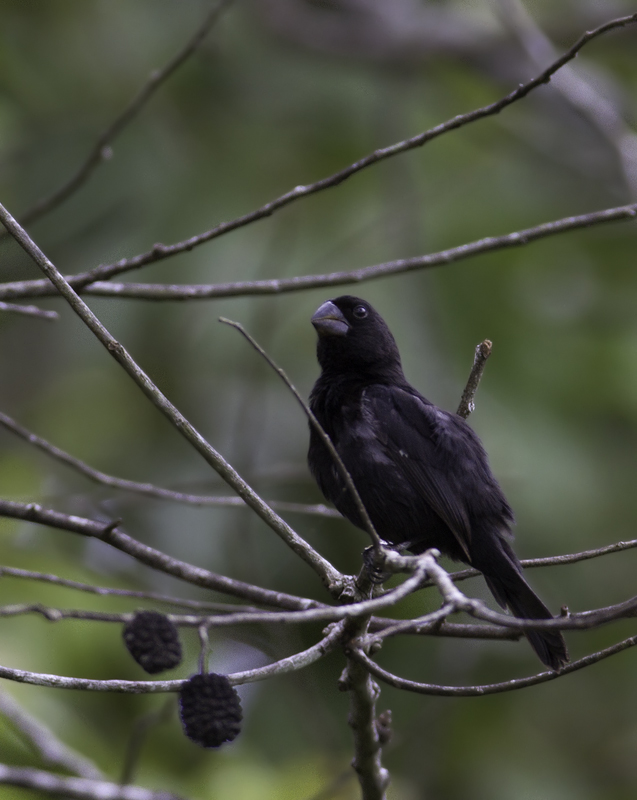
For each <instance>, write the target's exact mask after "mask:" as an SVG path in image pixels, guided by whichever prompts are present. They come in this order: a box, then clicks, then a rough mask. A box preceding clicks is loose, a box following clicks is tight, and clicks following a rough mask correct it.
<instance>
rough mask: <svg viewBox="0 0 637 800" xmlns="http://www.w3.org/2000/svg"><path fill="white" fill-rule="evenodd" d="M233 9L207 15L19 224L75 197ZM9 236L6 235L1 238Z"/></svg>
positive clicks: (223, 1)
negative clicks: (123, 134) (115, 143)
mask: <svg viewBox="0 0 637 800" xmlns="http://www.w3.org/2000/svg"><path fill="white" fill-rule="evenodd" d="M229 5H230V0H220V2H218V3H215V4H214V5H213V7H212V8H211V9H210V11H209V12H208V13H207V14H206V16H205V18H204V20H203V22H202V23H201V25H200V26H199V27H198V29H197V31H196V32H195V34H194V36H192V38H191V39H190V40H189V41H188V42H187V43H186V44H185V46H184V47H183V48H182V49H181V50H180V51H179V52H178V53H177V54H176V55H175V56H173V58H172V59H171V60H170V61H169V62H168V63H167V64H166V65H165V66H164V67H162V68H161V69H155V70H153V71H152V72H151V74H150V77H149V78H148V80H147V81H146V83H145V84H144V85H143V86H142V88H141V89H140V91H139V92H138V93H137V94H136V95H135V97H133V99H132V100H131V101H130V103H129V104H128V105H127V106H126V108H125V109H124V110H123V111H122V112H121V114H120V115H119V116H118V117H116V118H115V120H114V121H113V122H112V123H111V124H110V125H109V126H108V128H106V130H105V131H104V132H103V133H102V134H101V136H100V137H99V138H98V140H97V141H96V142H95V144H94V145H93V148H92V149H91V151H90V153H89V154H88V156H87V158H86V159H85V161H84V163H83V164H82V165H81V166H80V167H79V169H78V170H77V172H76V173H75V174H74V175H73V176H72V177H71V178H69V179H68V180H67V181H66V182H65V183H64V184H62V186H60V187H59V188H58V189H56V190H55V191H54V192H53V193H52V194H50V195H48V197H44V198H42V199H41V200H39V201H38V202H37V203H36V204H35V205H34V206H33V207H32V208H31V209H29V211H26V212H25V213H24V214H22V215H21V216H20V222H21V223H22V224H23V225H28V224H29V223H30V222H33V221H34V220H36V219H39V218H40V217H42V216H44V214H46V213H48V212H49V211H51V210H52V209H54V208H56V207H57V206H59V205H60V204H61V203H63V202H64V201H65V200H66V199H67V198H69V197H70V196H71V195H72V194H74V193H75V192H76V191H77V190H78V189H79V188H80V187H81V186H82V185H83V184H84V183H86V181H87V180H88V178H89V177H90V176H91V174H92V173H93V172H94V170H95V169H96V168H97V167H98V166H99V165H100V164H101V163H102V162H103V161H108V160H109V159H110V158H111V157H112V155H113V151H112V149H111V144H112V142H113V141H114V139H116V138H117V136H119V134H120V133H121V132H122V131H123V130H124V128H125V127H126V126H127V125H128V124H129V123H130V122H132V120H133V119H134V118H135V117H136V116H137V114H139V112H140V111H141V110H142V108H143V107H144V106H145V105H146V103H147V102H148V101H149V100H150V98H151V97H152V96H153V95H154V94H155V92H156V91H157V89H159V87H160V86H161V85H162V84H163V83H165V82H166V80H167V79H168V78H169V77H170V76H171V75H172V74H173V73H174V72H175V71H176V70H177V69H178V68H179V67H180V66H181V65H182V64H183V63H184V61H186V60H187V59H188V58H189V57H190V56H191V55H192V54H193V53H194V52H195V50H197V48H198V47H199V46H200V45H201V43H202V42H203V41H204V39H205V38H206V36H207V35H208V33H209V32H210V29H211V28H212V27H213V25H214V24H215V22H216V21H217V19H218V18H219V16H220V14H221V12H222V11H224V10H225V9H226V8H227V7H228V6H229ZM4 235H6V232H4V233H3V234H0V237H1V236H4Z"/></svg>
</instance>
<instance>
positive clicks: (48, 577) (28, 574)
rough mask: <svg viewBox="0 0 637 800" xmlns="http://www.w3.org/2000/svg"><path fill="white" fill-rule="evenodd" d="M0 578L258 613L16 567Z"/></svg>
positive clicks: (197, 607) (1, 573) (207, 608)
mask: <svg viewBox="0 0 637 800" xmlns="http://www.w3.org/2000/svg"><path fill="white" fill-rule="evenodd" d="M0 577H2V578H5V577H11V578H22V579H24V580H31V581H41V582H43V583H51V584H53V585H55V586H62V587H64V588H65V589H76V590H78V591H81V592H89V593H90V594H97V595H102V596H104V597H106V596H109V595H110V596H115V597H135V598H139V599H141V600H152V601H154V602H157V603H168V604H169V605H172V606H178V607H182V608H190V609H193V610H195V611H202V612H206V611H217V612H220V613H224V612H231V611H258V610H259V609H257V608H253V607H252V606H246V605H232V604H231V603H212V602H209V601H208V602H206V601H203V600H186V599H185V598H181V597H174V596H172V595H166V594H157V593H156V592H141V591H137V590H135V589H111V588H106V587H104V586H94V585H93V584H92V583H81V582H80V581H73V580H69V579H67V578H60V577H59V576H58V575H52V574H50V573H47V572H34V571H32V570H26V569H19V568H17V567H5V566H0Z"/></svg>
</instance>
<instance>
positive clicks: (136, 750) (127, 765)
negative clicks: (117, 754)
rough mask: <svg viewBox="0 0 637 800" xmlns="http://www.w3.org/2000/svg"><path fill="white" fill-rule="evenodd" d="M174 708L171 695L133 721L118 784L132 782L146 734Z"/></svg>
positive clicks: (169, 715) (168, 717) (168, 716)
mask: <svg viewBox="0 0 637 800" xmlns="http://www.w3.org/2000/svg"><path fill="white" fill-rule="evenodd" d="M174 708H175V701H174V699H173V698H172V697H169V698H168V700H166V701H165V702H164V703H163V705H162V706H161V708H159V709H157V710H154V711H149V712H148V713H147V714H143V715H142V716H141V717H139V719H137V720H136V721H135V723H134V725H133V727H132V730H131V733H130V738H129V740H128V745H127V747H126V756H125V759H124V766H123V767H122V777H121V780H120V784H124V785H127V784H130V783H132V782H133V778H134V776H135V771H136V768H137V764H138V763H139V758H140V756H141V752H142V747H143V746H144V744H145V742H146V739H147V738H148V734H149V733H150V731H151V730H152V728H154V727H157V726H158V725H161V724H162V723H164V722H168V721H169V719H170V717H171V716H172V714H173V712H174Z"/></svg>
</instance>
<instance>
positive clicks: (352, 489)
mask: <svg viewBox="0 0 637 800" xmlns="http://www.w3.org/2000/svg"><path fill="white" fill-rule="evenodd" d="M219 322H223V323H224V324H225V325H230V326H231V327H232V328H236V330H238V331H239V333H240V334H241V335H242V336H243V337H244V338H245V339H246V340H247V341H248V342H249V343H250V344H251V345H252V347H253V348H254V349H255V350H256V351H257V353H259V355H260V356H261V357H262V358H263V359H264V360H265V361H266V363H267V364H268V365H269V366H270V367H272V369H273V370H274V371H275V372H276V374H277V375H278V376H279V377H280V378H281V380H282V381H283V383H284V384H285V385H286V386H287V387H288V389H289V390H290V391H291V392H292V394H293V395H294V397H295V398H296V401H297V402H298V404H299V405H300V406H301V408H302V409H303V412H304V413H305V416H306V417H307V418H308V420H309V421H310V425H312V427H313V428H314V430H315V431H316V432H317V433H318V435H319V436H320V437H321V441H322V442H323V444H324V445H325V447H326V448H327V451H328V453H329V454H330V456H331V458H332V461H333V462H334V463H335V464H336V467H337V469H338V471H339V472H340V473H341V477H342V478H343V480H344V481H345V485H346V486H347V490H348V491H349V493H350V495H351V496H352V500H353V501H354V505H355V506H356V510H357V511H358V513H359V514H360V516H361V519H362V520H363V522H364V524H365V528H366V529H367V533H368V534H369V536H370V538H371V540H372V542H373V545H374V549H375V550H376V551H377V552H378V551H379V550H380V547H381V540H380V537H379V535H378V534H377V533H376V529H375V528H374V523H373V522H372V521H371V519H370V516H369V514H368V513H367V509H366V508H365V505H364V504H363V501H362V500H361V496H360V495H359V493H358V489H357V488H356V485H355V484H354V481H353V480H352V476H351V475H350V474H349V471H348V469H347V467H346V466H345V464H344V463H343V459H342V458H341V457H340V455H339V454H338V451H337V450H336V448H335V447H334V445H333V443H332V440H331V439H330V437H329V436H328V435H327V433H326V432H325V431H324V430H323V427H322V426H321V423H320V422H319V421H318V420H317V418H316V417H315V416H314V414H313V413H312V409H311V408H310V407H309V406H308V404H307V403H306V402H305V400H304V399H303V398H302V397H301V395H300V393H299V392H298V390H297V388H296V386H294V384H293V383H292V381H291V380H290V379H289V378H288V376H287V375H286V374H285V371H284V370H283V369H282V368H281V367H279V366H278V365H277V364H275V363H274V361H273V360H272V358H270V356H269V355H268V354H267V353H266V351H265V350H264V349H263V348H262V347H261V345H260V344H259V343H258V342H257V341H256V339H254V338H253V337H252V336H251V335H250V334H249V333H248V332H247V331H246V329H245V328H244V327H243V325H241V324H240V323H238V322H233V321H232V320H230V319H225V318H224V317H220V318H219Z"/></svg>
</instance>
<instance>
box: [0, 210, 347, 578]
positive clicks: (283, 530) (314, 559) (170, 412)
mask: <svg viewBox="0 0 637 800" xmlns="http://www.w3.org/2000/svg"><path fill="white" fill-rule="evenodd" d="M0 220H1V221H2V222H3V223H4V225H5V227H6V228H7V230H9V231H10V232H11V234H12V236H14V238H15V239H16V241H17V242H18V243H19V244H20V245H21V247H22V248H23V249H24V250H25V251H26V252H27V253H28V254H29V255H30V256H31V258H32V259H33V260H34V261H35V263H36V264H37V265H38V267H40V269H41V270H42V271H43V272H44V274H45V275H46V276H47V277H48V278H49V280H50V281H51V282H52V283H53V284H54V285H55V286H56V288H57V289H58V291H59V292H60V294H61V295H62V296H63V297H64V299H65V300H66V301H67V302H68V303H69V305H70V306H71V308H72V309H73V311H75V313H76V314H77V315H78V316H79V317H80V319H81V320H82V322H84V324H85V325H86V326H87V328H88V329H89V330H90V331H91V332H92V333H93V334H94V335H95V337H96V338H97V339H98V340H99V341H100V342H101V343H102V344H103V345H104V347H105V348H106V349H107V351H108V352H109V353H110V354H111V355H112V356H113V358H114V359H115V360H116V361H117V363H118V364H119V365H120V366H121V367H122V368H123V369H124V370H125V372H126V373H127V374H128V375H129V376H130V377H131V378H132V379H133V381H134V382H135V384H136V385H137V386H138V387H139V388H140V389H141V391H142V392H143V393H144V394H145V395H146V397H147V398H148V399H149V400H150V401H151V402H152V403H153V405H154V406H155V407H156V408H158V409H159V410H160V411H161V412H162V413H163V414H164V416H165V417H167V419H168V420H169V421H170V423H171V424H172V425H173V426H174V427H175V428H176V429H177V430H178V431H179V433H181V434H182V435H183V436H184V438H185V439H186V440H187V441H188V442H189V443H190V444H191V445H192V446H193V447H194V448H195V449H196V450H197V452H198V453H199V454H200V455H201V456H203V458H204V459H205V460H206V462H207V463H208V464H209V465H210V466H211V467H212V468H213V469H214V470H215V471H216V472H217V473H218V474H219V475H220V477H221V478H223V480H225V481H226V483H228V485H229V486H231V487H232V488H233V489H234V490H235V491H236V492H237V494H238V495H239V497H241V498H242V499H243V500H244V501H245V502H246V503H247V504H248V505H249V506H250V508H252V509H253V511H255V512H256V514H257V515H258V516H259V517H260V518H261V519H262V520H263V521H264V522H265V523H266V525H268V527H270V529H271V530H273V531H274V532H275V533H276V534H277V535H278V536H279V537H280V538H281V539H282V540H283V541H284V542H285V543H286V544H287V545H288V547H289V548H290V549H291V550H292V551H293V552H294V553H296V554H297V555H298V556H299V557H300V558H301V559H302V560H303V561H304V562H305V563H306V564H308V565H309V566H310V567H311V568H312V569H313V570H314V571H315V572H316V574H317V575H319V576H320V578H321V580H322V581H323V583H324V585H325V586H326V587H327V588H328V589H329V590H330V591H332V592H335V593H338V592H340V591H341V587H342V585H343V576H342V575H341V573H340V572H338V570H336V569H335V568H334V567H333V566H332V565H331V564H330V563H329V561H327V559H325V558H323V557H322V556H321V555H320V554H319V553H317V552H316V551H315V550H314V549H313V548H312V547H310V545H309V544H308V543H307V542H306V541H305V540H304V539H302V538H301V537H300V536H299V535H298V534H297V533H296V532H295V531H294V530H293V529H292V528H291V527H290V526H289V525H288V524H287V522H285V520H283V519H282V518H281V517H279V516H278V514H276V513H275V512H274V511H273V510H272V509H271V508H270V506H268V505H267V503H265V502H264V501H263V500H262V499H261V497H259V495H258V494H257V493H256V492H255V491H254V490H253V489H252V488H251V487H250V486H249V485H248V484H247V483H246V482H245V481H244V480H243V479H242V478H241V476H240V475H239V474H238V473H237V472H236V470H235V469H233V467H232V466H231V465H230V464H229V463H228V462H227V461H226V460H225V459H224V458H223V457H222V456H221V454H220V453H218V452H217V451H216V450H215V449H214V448H213V447H212V445H210V444H209V443H208V442H207V441H206V440H205V439H204V438H203V436H202V435H201V434H200V433H199V432H198V431H197V430H195V428H194V427H193V426H192V425H191V424H190V422H188V420H187V419H186V418H185V417H184V415H183V414H182V413H181V412H180V411H179V410H178V409H177V408H176V407H175V406H174V405H173V404H172V403H171V402H170V401H169V400H168V398H167V397H166V396H165V395H164V394H163V393H162V392H160V390H159V389H158V388H157V387H156V386H155V384H154V383H153V382H152V381H151V380H150V378H149V377H148V375H147V374H146V373H145V372H144V371H143V370H142V369H141V367H139V366H138V365H137V363H136V362H135V361H134V359H133V358H132V357H131V355H130V354H129V353H128V351H127V350H126V349H125V348H124V346H123V345H121V344H120V343H119V342H118V341H117V340H116V339H115V338H114V337H113V336H112V335H111V334H110V333H109V332H108V330H107V329H106V328H105V327H104V326H103V325H102V323H101V322H100V321H99V319H98V318H97V317H96V316H95V314H93V312H92V311H91V309H90V308H89V307H88V306H87V305H86V303H85V302H84V301H83V300H82V299H81V298H80V297H79V296H78V295H77V294H76V293H75V292H74V291H73V289H72V288H71V287H70V286H69V284H68V283H67V282H66V280H65V279H64V278H63V277H62V275H61V274H60V272H59V271H58V270H57V268H56V267H55V265H54V264H53V263H52V262H51V261H50V260H49V259H48V258H47V257H46V256H45V254H44V253H43V252H42V250H40V248H39V247H38V246H37V245H36V244H35V242H34V241H33V240H32V239H31V238H30V236H29V235H28V234H27V232H26V231H25V230H24V228H22V227H21V226H20V225H19V224H18V223H17V222H16V220H15V219H14V218H13V217H12V216H11V214H9V212H8V211H7V210H6V209H5V208H4V206H2V205H0Z"/></svg>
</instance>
